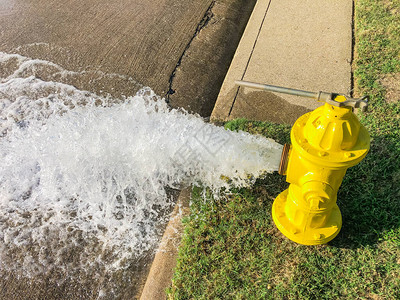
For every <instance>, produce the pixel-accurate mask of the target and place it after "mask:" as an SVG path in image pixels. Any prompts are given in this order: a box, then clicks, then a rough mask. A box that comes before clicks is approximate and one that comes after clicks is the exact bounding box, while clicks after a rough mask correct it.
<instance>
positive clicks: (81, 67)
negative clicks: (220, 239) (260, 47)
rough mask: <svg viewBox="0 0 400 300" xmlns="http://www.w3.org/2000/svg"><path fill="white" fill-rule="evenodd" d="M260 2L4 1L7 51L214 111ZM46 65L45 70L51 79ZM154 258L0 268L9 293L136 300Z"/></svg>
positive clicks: (120, 91)
mask: <svg viewBox="0 0 400 300" xmlns="http://www.w3.org/2000/svg"><path fill="white" fill-rule="evenodd" d="M254 3H255V0H251V1H249V0H214V1H213V0H140V1H135V0H128V1H126V0H125V1H123V0H85V1H80V0H62V1H61V0H27V1H21V0H0V51H2V52H5V53H9V54H11V53H16V54H20V55H23V56H26V57H29V58H33V59H41V60H45V61H49V62H52V63H55V64H57V65H59V66H61V67H62V68H63V69H65V70H69V71H72V72H75V73H74V74H78V75H77V76H72V77H71V76H66V77H62V78H58V81H61V82H63V81H65V83H68V84H71V85H74V86H75V87H77V88H78V89H80V90H89V91H91V92H94V93H96V94H99V95H103V94H104V95H106V94H110V95H112V96H114V97H120V96H121V95H124V96H131V95H134V94H135V93H136V91H137V90H138V89H139V88H140V87H142V86H149V87H151V88H152V89H153V90H154V91H155V92H156V93H157V94H159V95H161V96H165V97H166V98H167V100H168V101H169V103H170V105H171V106H172V107H182V108H185V109H186V110H189V111H190V112H194V113H198V114H200V115H202V116H203V117H208V116H210V114H211V111H212V108H213V106H214V102H215V100H216V97H217V95H218V91H219V89H220V86H221V84H222V81H223V79H224V76H225V74H226V71H227V69H228V67H229V64H230V61H231V59H232V56H233V54H234V51H235V49H236V46H237V44H238V42H239V40H240V37H241V34H242V32H243V30H244V27H245V24H246V22H247V19H248V17H249V15H250V13H251V11H252V8H253V6H254ZM0 67H1V65H0ZM6 72H7V69H6V68H5V67H4V69H3V70H2V69H1V68H0V73H6ZM47 73H48V72H47V71H46V70H36V76H37V77H40V78H43V79H45V80H46V76H47V75H48V74H47ZM99 74H100V75H99ZM101 74H103V75H104V76H103V75H101ZM110 74H112V76H106V75H110ZM3 75H4V74H3ZM0 242H1V241H0ZM19 255H22V256H23V253H22V254H19ZM71 255H73V252H72V253H71ZM152 257H153V255H152V253H148V254H147V255H145V256H144V257H142V258H140V259H137V260H135V261H132V263H131V267H129V268H128V269H126V270H122V271H120V272H117V273H112V274H109V273H107V272H105V271H104V270H96V269H92V270H80V271H78V272H77V273H74V274H63V273H57V274H53V273H47V274H42V275H40V276H38V277H37V278H31V279H29V278H24V277H23V276H22V277H21V276H18V275H17V274H13V273H12V272H6V271H4V270H0V299H132V298H135V297H137V296H138V295H139V294H140V291H141V288H142V285H143V283H144V280H145V277H146V274H147V272H148V269H149V267H150V263H151V261H152ZM16 258H18V255H16ZM99 272H100V273H101V274H100V276H97V278H99V279H96V280H94V279H93V278H94V276H93V274H95V273H97V275H98V273H99ZM102 272H103V273H102ZM100 291H102V292H101V293H100ZM100 296H101V297H100Z"/></svg>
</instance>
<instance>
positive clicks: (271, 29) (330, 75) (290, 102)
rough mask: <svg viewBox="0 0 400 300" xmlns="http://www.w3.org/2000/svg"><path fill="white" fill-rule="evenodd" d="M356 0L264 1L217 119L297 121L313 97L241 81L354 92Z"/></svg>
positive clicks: (246, 35) (311, 106)
mask: <svg viewBox="0 0 400 300" xmlns="http://www.w3.org/2000/svg"><path fill="white" fill-rule="evenodd" d="M352 14H353V3H352V1H347V0H337V1H313V0H307V1H300V0H297V1H293V0H292V1H290V0H280V1H276V0H258V2H257V4H256V6H255V8H254V11H253V13H252V15H251V18H250V20H249V22H248V24H247V27H246V30H245V32H244V34H243V36H242V39H241V41H240V44H239V46H238V48H237V50H236V53H235V56H234V58H233V60H232V63H231V66H230V68H229V71H228V73H227V75H226V77H225V80H224V83H223V85H222V88H221V91H220V93H219V96H218V99H217V102H216V105H215V107H214V110H213V113H212V115H211V120H212V121H218V120H220V121H226V120H230V119H235V118H242V117H244V118H248V119H253V120H262V121H265V120H267V121H272V122H278V123H289V124H293V123H294V121H295V120H296V119H297V118H298V117H299V116H300V115H302V114H304V113H305V112H307V111H309V110H310V109H314V108H316V107H318V106H319V105H321V103H317V102H315V101H313V100H310V99H306V98H300V97H296V96H289V95H283V94H274V93H271V92H266V91H259V90H255V89H250V88H242V87H241V88H239V87H237V86H235V84H234V81H235V80H245V81H253V82H258V83H266V84H272V85H280V86H285V87H292V88H297V89H304V90H311V91H327V92H338V93H345V94H350V89H351V60H352Z"/></svg>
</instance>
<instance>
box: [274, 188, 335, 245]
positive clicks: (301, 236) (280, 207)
mask: <svg viewBox="0 0 400 300" xmlns="http://www.w3.org/2000/svg"><path fill="white" fill-rule="evenodd" d="M287 196H288V189H287V190H285V191H283V192H282V193H280V194H279V195H278V197H277V198H276V199H275V201H274V204H273V205H272V218H273V220H274V222H275V224H276V226H277V227H278V229H279V230H280V231H281V232H282V233H283V234H284V235H285V236H286V237H287V238H289V239H290V240H292V241H294V242H296V243H298V244H303V245H321V244H326V243H328V242H329V241H331V240H332V239H334V238H335V237H336V236H337V235H338V233H339V231H340V229H341V227H342V214H341V213H340V210H339V207H338V206H337V205H335V206H334V207H333V208H332V211H331V214H330V216H329V219H328V220H327V221H326V223H325V225H324V227H318V228H315V229H314V228H311V227H310V226H307V225H306V226H305V228H298V227H297V226H295V225H294V224H293V223H292V222H291V221H290V220H289V218H288V217H287V215H286V213H285V206H286V201H287Z"/></svg>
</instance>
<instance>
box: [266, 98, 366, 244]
mask: <svg viewBox="0 0 400 300" xmlns="http://www.w3.org/2000/svg"><path fill="white" fill-rule="evenodd" d="M339 100H340V99H339ZM291 143H292V145H291V147H290V150H289V153H288V158H287V164H286V170H284V174H285V175H286V181H287V182H289V183H290V185H289V188H288V189H287V190H285V191H283V192H282V193H281V194H279V195H278V197H277V198H276V199H275V201H274V204H273V206H272V217H273V220H274V222H275V224H276V226H277V227H278V229H279V230H280V231H281V232H282V233H283V234H284V235H285V236H286V237H288V238H289V239H291V240H293V241H295V242H296V243H299V244H304V245H318V244H325V243H327V242H329V241H330V240H332V239H333V238H335V237H336V235H337V234H338V233H339V231H340V229H341V226H342V216H341V213H340V210H339V207H338V206H337V204H336V200H337V192H338V190H339V187H340V185H341V183H342V180H343V177H344V176H345V173H346V170H347V169H348V168H349V167H352V166H354V165H356V164H358V163H359V162H360V161H361V160H362V159H363V158H364V157H365V156H366V154H367V152H368V150H369V147H370V138H369V134H368V132H367V130H366V129H365V127H364V126H363V125H362V124H360V122H359V120H358V118H357V116H356V115H355V114H354V113H353V112H352V110H351V108H349V107H337V106H332V105H331V104H328V103H326V104H324V105H323V106H321V107H319V108H317V109H316V110H314V111H312V112H310V113H307V114H305V115H303V116H301V117H300V118H299V119H298V120H297V121H296V122H295V124H294V125H293V128H292V131H291Z"/></svg>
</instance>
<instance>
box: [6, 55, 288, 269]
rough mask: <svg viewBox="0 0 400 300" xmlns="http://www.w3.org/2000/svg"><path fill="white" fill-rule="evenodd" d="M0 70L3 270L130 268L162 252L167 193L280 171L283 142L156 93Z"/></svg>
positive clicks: (21, 68) (20, 63)
mask: <svg viewBox="0 0 400 300" xmlns="http://www.w3.org/2000/svg"><path fill="white" fill-rule="evenodd" d="M1 68H3V70H5V71H4V72H0V76H2V77H1V78H0V110H1V112H0V135H1V137H0V270H1V269H2V268H4V269H8V270H17V269H19V270H23V271H24V273H25V274H26V275H35V274H37V273H41V272H48V270H50V269H52V268H75V267H85V266H93V265H96V264H102V265H105V266H106V267H107V268H110V269H115V268H120V267H124V261H126V260H127V259H129V258H131V257H137V256H140V255H141V254H142V253H144V252H145V251H148V250H149V249H152V248H154V246H155V245H156V243H157V241H158V236H159V234H160V232H159V230H160V228H161V227H160V225H161V224H163V223H165V222H166V220H167V218H168V214H166V213H165V211H168V210H169V209H170V208H171V205H173V203H172V201H171V197H170V195H169V193H168V189H171V188H172V189H178V188H181V187H183V186H188V185H196V184H202V185H204V186H208V187H210V188H211V189H212V190H214V191H215V192H216V193H217V192H218V191H219V190H221V189H222V188H229V187H231V186H232V185H234V186H246V185H249V184H251V183H252V182H251V180H249V179H248V178H249V175H251V176H252V177H257V176H260V175H262V174H263V173H264V172H272V171H275V170H277V168H278V164H279V158H280V154H281V149H282V146H281V145H279V144H277V143H275V142H274V141H271V140H268V139H265V138H263V137H260V136H252V135H250V134H247V133H244V132H229V131H226V130H224V129H223V128H221V127H217V126H214V125H212V124H208V123H205V122H204V121H203V120H202V119H201V118H200V117H198V116H194V115H190V114H188V113H186V112H184V111H180V110H174V109H170V108H168V106H167V104H166V103H165V101H164V100H163V99H161V98H160V97H158V96H156V95H155V94H154V92H153V91H151V90H150V89H149V88H143V89H141V90H140V91H139V92H138V93H137V95H136V96H134V97H129V98H120V99H113V98H112V97H102V96H98V95H96V94H93V93H90V92H86V91H81V90H78V89H77V88H75V87H73V86H71V85H68V84H65V83H61V82H58V81H54V80H50V79H51V78H52V77H53V78H61V79H62V78H63V76H64V77H66V76H67V75H71V74H70V73H68V71H65V70H63V69H62V68H61V67H60V66H57V65H55V64H52V63H49V62H46V61H40V60H31V59H29V58H26V57H23V56H19V55H11V54H6V53H1V52H0V70H1ZM43 68H48V69H49V70H50V69H51V70H52V71H51V72H52V73H51V74H52V76H50V75H49V77H48V78H46V80H43V79H39V78H37V77H36V73H35V72H36V71H37V70H38V69H43ZM226 177H228V178H230V179H231V182H230V183H229V184H228V183H227V182H226V180H225V179H224V178H226ZM72 248H73V249H74V250H71V249H72ZM76 249H78V250H76ZM71 251H72V252H73V253H74V255H71ZM71 257H73V258H71Z"/></svg>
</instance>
